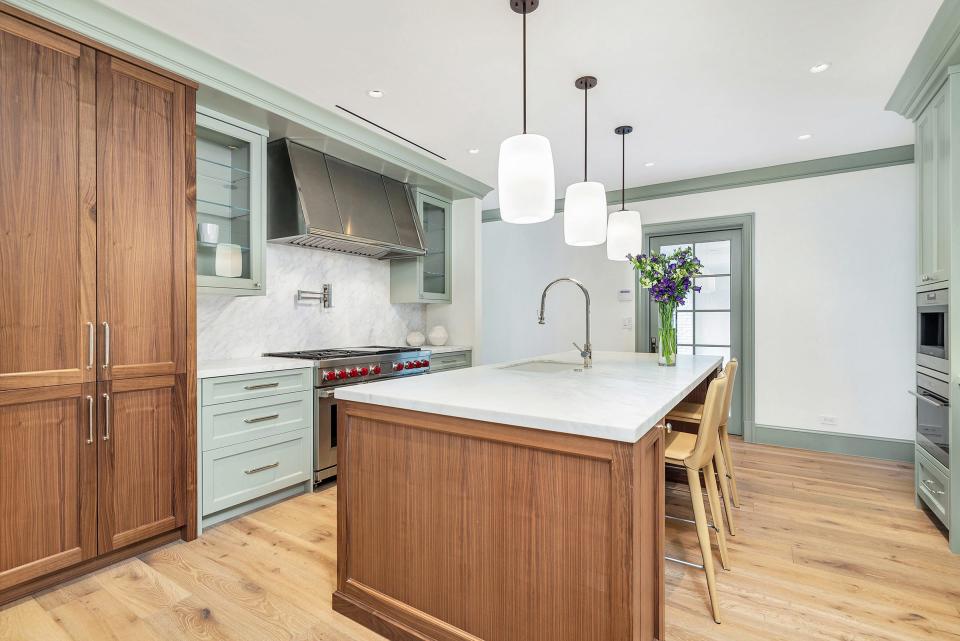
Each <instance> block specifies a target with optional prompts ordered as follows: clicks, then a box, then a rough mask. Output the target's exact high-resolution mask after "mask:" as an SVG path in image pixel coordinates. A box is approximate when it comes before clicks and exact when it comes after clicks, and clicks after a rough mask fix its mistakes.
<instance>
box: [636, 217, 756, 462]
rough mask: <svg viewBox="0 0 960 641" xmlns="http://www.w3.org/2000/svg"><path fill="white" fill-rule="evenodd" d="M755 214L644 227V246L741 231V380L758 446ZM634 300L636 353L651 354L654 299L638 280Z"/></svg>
mask: <svg viewBox="0 0 960 641" xmlns="http://www.w3.org/2000/svg"><path fill="white" fill-rule="evenodd" d="M754 217H755V216H754V214H753V213H752V212H751V213H746V214H738V215H733V216H714V217H710V218H698V219H695V220H680V221H676V222H668V223H653V224H649V225H644V226H643V246H644V247H649V246H650V238H651V236H667V235H673V234H691V233H696V232H707V231H722V230H726V229H739V230H740V234H741V260H742V262H743V265H742V270H743V271H742V274H743V277H742V280H743V288H742V289H743V291H742V297H741V305H742V313H741V322H742V329H743V345H742V348H741V356H742V361H741V363H740V372H739V373H738V375H737V377H738V379H739V380H740V381H741V384H742V385H743V440H744V441H746V442H747V443H753V442H755V438H756V437H755V433H754V426H755V424H756V403H757V401H756V335H755V327H756V325H755V314H756V312H755V296H754V290H755V287H754V282H755V281H754V264H755V256H754V247H755V243H754ZM634 288H635V292H634V300H635V301H636V310H635V313H636V322H635V324H634V325H635V327H636V335H635V337H634V341H635V343H634V346H635V350H636V351H638V352H646V351H649V346H648V345H647V341H646V337H647V336H649V335H650V298H649V296H647V295H646V292H644V291H643V290H642V289H641V288H640V287H639V284H638V283H637V282H636V279H634Z"/></svg>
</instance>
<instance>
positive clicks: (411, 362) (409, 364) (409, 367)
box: [404, 361, 413, 369]
mask: <svg viewBox="0 0 960 641" xmlns="http://www.w3.org/2000/svg"><path fill="white" fill-rule="evenodd" d="M404 367H406V368H407V369H413V361H407V364H406V365H405V366H404Z"/></svg>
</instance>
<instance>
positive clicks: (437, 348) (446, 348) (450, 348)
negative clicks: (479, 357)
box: [420, 345, 473, 354]
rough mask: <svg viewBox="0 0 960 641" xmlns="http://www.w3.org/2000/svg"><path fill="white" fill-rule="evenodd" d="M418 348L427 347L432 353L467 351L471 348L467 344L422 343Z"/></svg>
mask: <svg viewBox="0 0 960 641" xmlns="http://www.w3.org/2000/svg"><path fill="white" fill-rule="evenodd" d="M420 349H429V350H430V351H431V352H433V353H434V354H447V353H449V352H469V351H470V350H472V349H473V348H472V347H470V346H469V345H424V346H423V347H421V348H420Z"/></svg>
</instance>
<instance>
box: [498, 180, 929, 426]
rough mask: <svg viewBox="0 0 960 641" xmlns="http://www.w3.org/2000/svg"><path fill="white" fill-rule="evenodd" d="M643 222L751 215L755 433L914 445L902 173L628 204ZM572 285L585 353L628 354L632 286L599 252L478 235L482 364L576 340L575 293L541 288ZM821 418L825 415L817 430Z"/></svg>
mask: <svg viewBox="0 0 960 641" xmlns="http://www.w3.org/2000/svg"><path fill="white" fill-rule="evenodd" d="M637 208H638V209H639V210H640V212H641V213H642V215H643V220H644V222H645V223H659V222H667V221H675V220H684V219H694V218H705V217H710V216H723V215H731V214H743V213H747V212H754V213H755V224H756V229H755V232H756V247H755V260H756V262H755V278H756V283H755V284H756V396H757V404H756V414H755V421H756V423H757V424H761V425H772V426H778V427H790V428H801V429H808V430H820V431H831V432H840V433H849V434H858V435H869V436H878V437H888V438H900V439H912V438H913V432H914V423H915V420H914V416H913V413H914V407H915V406H914V403H913V402H912V401H911V399H910V397H909V396H908V395H907V393H906V392H907V390H908V389H912V388H913V386H914V374H913V372H914V353H915V347H914V333H915V328H914V323H915V319H914V314H915V309H914V302H915V299H914V293H913V292H914V270H915V262H916V259H915V255H916V246H915V237H916V232H915V216H916V213H915V212H916V205H915V197H914V167H913V165H901V166H897V167H888V168H882V169H874V170H869V171H859V172H851V173H845V174H834V175H830V176H823V177H819V178H810V179H805V180H794V181H787V182H780V183H773V184H769V185H759V186H755V187H744V188H740V189H730V190H724V191H715V192H708V193H703V194H693V195H689V196H678V197H674V198H665V199H660V200H652V201H646V202H641V203H638V206H637ZM561 275H571V276H575V277H581V278H582V279H583V280H584V281H586V283H587V286H588V288H589V289H590V290H591V294H592V295H593V298H594V311H593V323H594V335H595V338H594V346H595V348H596V349H624V350H627V349H632V348H633V332H632V331H629V332H627V331H624V330H623V329H622V328H621V318H622V317H623V316H626V315H632V314H633V309H634V307H633V303H619V302H617V301H616V289H617V288H618V287H621V286H629V285H632V283H633V278H632V275H631V274H630V273H629V271H628V268H627V267H624V266H623V264H615V263H611V262H609V261H607V260H606V258H605V255H604V252H603V250H602V248H588V249H578V248H571V247H567V246H566V245H564V243H563V232H562V219H561V217H560V216H556V217H555V218H554V219H553V220H552V221H551V222H549V223H546V224H541V225H533V226H529V227H521V226H514V225H507V224H505V223H487V224H484V225H483V279H484V280H483V296H484V301H485V308H484V327H483V335H484V338H483V340H484V345H485V348H484V350H483V354H482V356H481V358H482V359H484V360H486V361H494V360H502V359H505V358H515V357H524V356H528V355H532V354H537V353H543V352H547V351H551V350H556V349H562V348H565V347H566V346H567V345H569V342H570V341H571V340H578V341H579V340H580V339H581V338H582V336H583V330H582V322H583V321H582V319H581V315H582V302H581V301H579V300H577V298H576V297H577V296H578V295H579V293H578V292H575V291H567V292H564V294H563V295H562V296H561V295H560V292H559V291H551V295H550V296H551V299H550V300H548V309H547V321H548V324H547V325H546V326H544V327H540V326H538V325H537V324H536V320H535V313H534V310H535V308H536V305H537V304H538V302H539V294H540V290H541V289H542V287H543V285H545V284H546V283H547V282H548V281H549V280H551V279H552V278H555V277H557V276H561ZM820 416H834V417H836V418H837V425H836V426H829V427H827V426H824V425H821V423H820V419H819V417H820Z"/></svg>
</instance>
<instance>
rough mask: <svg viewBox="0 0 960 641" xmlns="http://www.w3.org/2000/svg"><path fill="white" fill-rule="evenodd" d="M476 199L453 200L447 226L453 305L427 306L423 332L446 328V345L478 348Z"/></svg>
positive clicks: (480, 296) (478, 213) (479, 296)
mask: <svg viewBox="0 0 960 641" xmlns="http://www.w3.org/2000/svg"><path fill="white" fill-rule="evenodd" d="M481 215H482V211H481V209H480V199H478V198H464V199H462V200H455V201H453V214H452V221H451V222H452V224H451V235H452V237H453V239H452V242H451V250H452V252H453V255H452V260H453V265H452V266H451V273H452V277H453V282H452V284H451V287H452V288H453V302H452V303H450V304H446V303H430V304H429V305H427V306H426V307H427V318H426V330H425V331H424V333H427V332H428V331H429V330H430V328H431V327H433V326H434V325H443V326H444V327H446V328H447V333H448V334H449V335H450V339H449V340H448V341H447V343H448V344H449V345H464V346H470V347H473V349H474V350H478V349H479V348H480V341H481V339H482V337H481V335H480V326H481V324H482V320H481V310H482V299H483V294H482V291H481V287H480V282H481V277H482V271H481V269H480V218H481Z"/></svg>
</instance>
